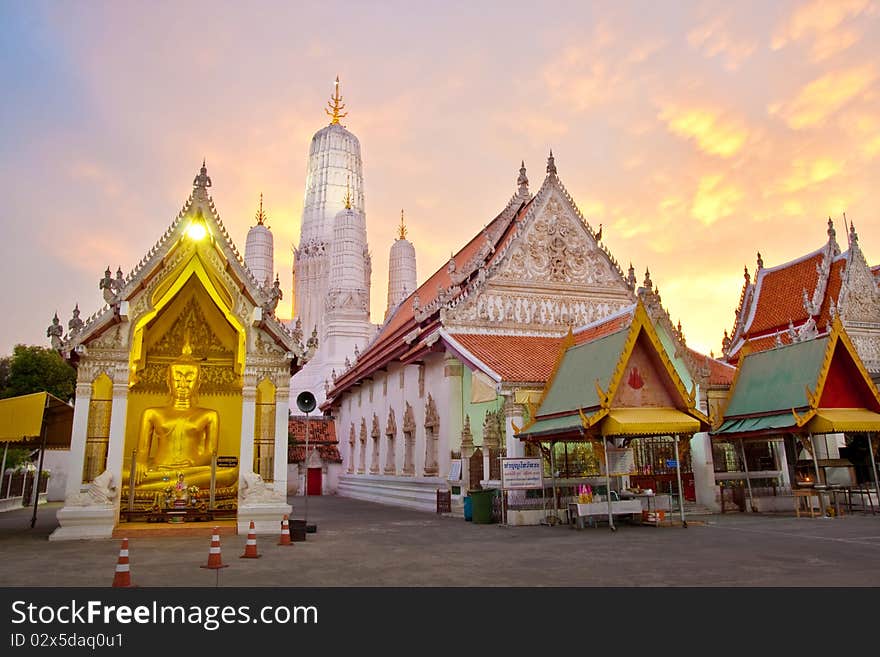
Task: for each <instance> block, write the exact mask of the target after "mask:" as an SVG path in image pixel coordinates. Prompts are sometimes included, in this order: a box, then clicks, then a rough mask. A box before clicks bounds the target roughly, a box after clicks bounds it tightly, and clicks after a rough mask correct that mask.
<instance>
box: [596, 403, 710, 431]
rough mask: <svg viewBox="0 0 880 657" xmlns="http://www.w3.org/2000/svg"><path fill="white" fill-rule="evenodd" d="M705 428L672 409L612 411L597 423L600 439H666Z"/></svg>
mask: <svg viewBox="0 0 880 657" xmlns="http://www.w3.org/2000/svg"><path fill="white" fill-rule="evenodd" d="M706 429H707V427H706V426H704V423H703V422H701V420H700V419H698V418H696V417H693V416H691V415H688V414H687V413H684V412H682V411H679V410H677V409H674V408H619V409H612V410H611V411H610V412H609V413H608V415H606V416H605V418H604V419H602V420H601V421H600V423H599V432H600V433H601V434H602V435H603V436H667V435H674V434H682V433H697V432H698V431H705V430H706Z"/></svg>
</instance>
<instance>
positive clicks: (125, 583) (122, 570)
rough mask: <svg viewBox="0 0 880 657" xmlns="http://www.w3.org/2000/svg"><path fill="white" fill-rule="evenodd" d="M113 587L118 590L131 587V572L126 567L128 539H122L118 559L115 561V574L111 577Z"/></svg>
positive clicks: (127, 566)
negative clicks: (118, 588)
mask: <svg viewBox="0 0 880 657" xmlns="http://www.w3.org/2000/svg"><path fill="white" fill-rule="evenodd" d="M113 586H114V587H120V588H130V587H131V570H130V569H129V565H128V539H127V538H123V539H122V546H121V547H120V548H119V558H118V559H117V560H116V574H115V575H113Z"/></svg>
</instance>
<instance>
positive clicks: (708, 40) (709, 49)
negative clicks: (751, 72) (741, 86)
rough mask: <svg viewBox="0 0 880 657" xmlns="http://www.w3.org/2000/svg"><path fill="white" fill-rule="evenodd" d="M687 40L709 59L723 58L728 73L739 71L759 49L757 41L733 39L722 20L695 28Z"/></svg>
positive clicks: (689, 33) (718, 19)
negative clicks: (718, 56)
mask: <svg viewBox="0 0 880 657" xmlns="http://www.w3.org/2000/svg"><path fill="white" fill-rule="evenodd" d="M687 39H688V43H689V44H690V45H691V47H693V48H696V49H698V50H701V51H702V52H703V53H705V54H706V56H707V57H715V56H717V55H721V56H723V57H724V67H725V68H726V69H727V70H728V71H735V70H736V69H738V68H739V67H740V65H741V64H742V63H743V62H744V61H745V60H747V59H748V58H749V57H751V56H752V54H753V53H754V52H755V50H757V47H758V44H757V42H755V41H750V40H742V41H740V40H737V39H735V38H734V37H732V36H731V35H730V34H729V33H728V31H727V28H726V26H725V21H724V20H723V19H720V18H717V19H715V20H712V21H709V22H708V23H704V24H702V25H699V26H697V27H695V28H694V29H693V30H691V31H690V32H688V35H687Z"/></svg>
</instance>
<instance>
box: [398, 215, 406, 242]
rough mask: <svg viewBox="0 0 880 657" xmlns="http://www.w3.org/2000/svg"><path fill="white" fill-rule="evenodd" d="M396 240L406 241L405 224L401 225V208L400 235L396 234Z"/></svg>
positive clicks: (401, 217)
mask: <svg viewBox="0 0 880 657" xmlns="http://www.w3.org/2000/svg"><path fill="white" fill-rule="evenodd" d="M397 239H399V240H405V239H406V224H404V223H403V208H401V209H400V233H399V234H398V237H397Z"/></svg>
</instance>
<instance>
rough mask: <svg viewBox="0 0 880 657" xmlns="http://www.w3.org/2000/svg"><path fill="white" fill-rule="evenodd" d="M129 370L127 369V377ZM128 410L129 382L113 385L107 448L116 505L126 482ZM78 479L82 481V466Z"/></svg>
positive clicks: (108, 468) (108, 467)
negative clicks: (124, 470)
mask: <svg viewBox="0 0 880 657" xmlns="http://www.w3.org/2000/svg"><path fill="white" fill-rule="evenodd" d="M127 370H128V368H127V367H126V368H125V372H126V375H127V374H128V371H127ZM127 408H128V382H127V381H126V382H125V383H117V382H114V383H113V402H112V405H111V406H110V441H109V444H108V446H107V470H108V471H109V472H110V474H111V475H112V476H113V481H114V482H116V503H117V505H118V504H119V495H120V494H121V492H122V487H123V486H124V485H125V484H126V482H124V481H122V463H123V460H124V459H125V419H126V415H127V413H126V410H127ZM76 476H77V477H79V478H80V479H82V464H80V466H79V473H78V474H76Z"/></svg>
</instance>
